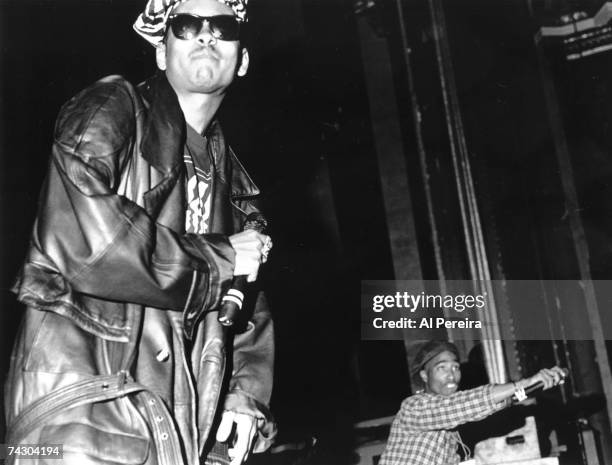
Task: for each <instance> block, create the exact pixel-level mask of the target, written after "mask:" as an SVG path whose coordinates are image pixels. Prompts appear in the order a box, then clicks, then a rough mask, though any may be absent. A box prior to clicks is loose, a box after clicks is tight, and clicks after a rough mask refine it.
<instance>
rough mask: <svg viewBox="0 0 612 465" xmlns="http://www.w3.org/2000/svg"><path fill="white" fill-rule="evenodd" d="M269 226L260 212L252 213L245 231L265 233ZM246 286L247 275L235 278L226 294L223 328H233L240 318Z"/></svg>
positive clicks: (222, 318)
mask: <svg viewBox="0 0 612 465" xmlns="http://www.w3.org/2000/svg"><path fill="white" fill-rule="evenodd" d="M267 226H268V221H267V220H266V217H265V216H263V215H262V214H261V213H259V212H254V213H250V214H249V216H247V217H246V220H245V222H244V228H243V230H244V231H248V230H250V229H252V230H254V231H257V232H258V233H263V232H264V231H265V230H266V227H267ZM246 286H247V277H246V275H243V276H234V280H233V281H232V287H231V289H230V290H229V291H227V294H225V296H224V297H223V299H221V308H220V309H219V317H218V320H219V323H221V324H222V325H223V326H232V325H233V324H234V321H235V320H236V318H237V317H238V313H239V312H240V309H241V308H242V303H243V301H244V291H245V289H246Z"/></svg>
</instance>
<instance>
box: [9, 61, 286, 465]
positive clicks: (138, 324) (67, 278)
mask: <svg viewBox="0 0 612 465" xmlns="http://www.w3.org/2000/svg"><path fill="white" fill-rule="evenodd" d="M207 137H208V138H209V150H210V154H211V158H212V160H213V169H214V176H213V179H214V181H213V182H214V183H215V184H214V186H213V189H212V191H213V199H212V210H211V225H212V230H213V231H214V234H204V235H195V234H186V233H185V228H184V224H185V217H184V215H185V205H186V202H185V186H184V180H185V172H184V166H183V162H182V158H183V152H182V151H183V144H184V138H185V122H184V118H183V115H182V112H181V110H180V107H179V105H178V100H177V98H176V95H175V93H174V91H173V90H172V88H171V87H170V85H169V84H168V82H167V80H166V78H165V75H164V74H163V73H158V74H157V75H156V76H155V77H153V78H151V79H150V80H148V81H146V82H145V83H143V84H141V85H140V86H139V87H138V88H135V87H133V86H132V85H131V84H129V83H128V82H127V81H126V80H125V79H123V78H121V77H119V76H110V77H107V78H105V79H102V80H100V81H98V82H97V83H95V84H94V85H93V86H91V87H90V88H88V89H86V90H84V91H82V92H81V93H80V94H78V95H77V96H75V97H74V98H72V99H71V100H70V101H68V102H67V103H66V104H65V105H64V107H63V108H62V111H61V112H60V115H59V117H58V120H57V123H56V129H55V138H54V143H53V153H52V157H51V163H50V167H49V174H48V177H47V179H46V182H45V185H44V187H43V191H42V194H41V198H40V205H39V213H38V216H37V220H36V223H35V225H34V230H33V234H32V239H31V244H30V248H29V252H28V255H27V257H26V260H25V263H24V265H23V268H22V271H21V273H20V276H19V277H18V280H17V283H16V285H15V288H14V291H15V292H16V293H17V295H18V299H19V300H20V301H21V302H23V303H24V304H25V305H26V310H25V315H24V319H23V323H22V325H21V328H20V331H19V334H18V337H17V340H16V343H15V347H14V350H13V355H12V358H11V368H10V373H9V378H8V381H7V385H6V390H5V404H6V415H7V424H8V428H7V431H8V437H7V442H13V443H16V442H17V443H21V444H40V443H48V444H53V443H56V444H57V443H63V445H64V457H65V462H64V463H72V462H69V461H67V459H68V458H72V459H74V463H79V464H85V463H87V464H89V463H91V464H113V463H121V464H128V463H129V464H132V463H133V464H147V465H153V464H156V465H161V464H170V465H177V464H179V463H187V464H190V465H191V464H196V463H199V462H200V460H201V459H200V457H201V456H202V454H203V451H204V450H205V446H206V444H207V438H208V437H209V436H214V434H211V428H212V427H213V424H214V421H215V416H216V414H217V413H218V409H225V410H232V411H236V412H240V413H246V414H249V415H252V416H254V417H256V418H257V422H258V426H259V434H258V437H257V440H256V444H255V451H262V450H265V449H266V448H267V447H268V446H269V445H270V443H271V441H272V438H273V436H274V434H275V426H274V422H273V420H272V419H271V416H270V413H269V411H268V408H267V404H268V402H269V399H270V395H271V388H272V365H273V355H274V354H273V327H272V321H271V318H270V313H269V311H268V309H267V305H266V302H265V297H264V296H263V294H262V293H260V292H259V293H255V295H254V296H252V302H254V304H253V305H252V307H254V309H252V310H251V312H252V313H251V314H250V315H249V316H250V318H249V321H248V322H247V323H245V325H244V326H245V327H244V328H243V331H242V332H240V333H237V334H235V335H233V336H232V335H226V334H224V330H223V327H222V326H221V325H220V324H219V323H218V322H217V312H216V311H215V309H216V307H217V306H218V304H219V302H220V299H221V297H222V296H223V295H224V293H225V292H226V291H227V289H228V288H229V285H230V284H231V279H232V274H233V263H234V252H233V249H232V247H231V246H230V244H229V241H228V239H227V235H229V234H232V233H234V232H236V231H237V230H239V229H240V225H241V224H242V222H243V220H244V217H245V216H246V214H248V213H250V212H251V211H255V206H254V205H253V204H252V202H251V200H252V198H253V197H254V196H256V195H257V194H258V189H257V188H256V186H255V185H254V184H253V182H252V181H251V179H250V178H249V176H248V175H247V173H246V172H245V171H244V169H243V167H242V166H241V164H240V163H239V161H238V160H237V158H236V157H235V155H234V154H233V152H232V151H231V149H230V148H229V147H228V146H227V145H226V143H225V141H224V139H223V134H222V132H221V129H220V127H219V125H218V123H216V122H213V123H212V124H211V127H210V128H209V130H208V132H207ZM226 371H227V373H225V372H226ZM17 462H18V461H17ZM27 463H29V464H32V463H37V462H36V461H27ZM38 463H45V462H44V459H41V460H40V461H39V462H38ZM50 463H58V462H56V461H52V462H50Z"/></svg>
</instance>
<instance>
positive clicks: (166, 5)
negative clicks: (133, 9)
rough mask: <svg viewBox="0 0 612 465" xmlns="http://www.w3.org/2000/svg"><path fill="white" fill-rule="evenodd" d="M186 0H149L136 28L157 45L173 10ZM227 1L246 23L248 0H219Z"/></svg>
mask: <svg viewBox="0 0 612 465" xmlns="http://www.w3.org/2000/svg"><path fill="white" fill-rule="evenodd" d="M184 1H186V0H149V1H148V2H147V5H146V6H145V9H144V11H143V12H142V13H141V14H140V15H139V16H138V18H137V19H136V22H135V23H134V26H133V27H134V30H135V31H136V32H137V33H138V34H140V35H141V36H142V37H143V38H144V39H145V40H146V41H147V42H149V43H150V44H151V45H153V46H154V47H157V46H158V45H159V44H160V43H162V42H163V41H164V38H165V35H166V21H168V16H170V13H171V11H172V10H173V9H174V8H175V7H176V6H177V5H178V4H180V3H182V2H184ZM217 1H219V2H221V3H225V4H226V5H227V6H229V7H230V8H231V9H232V10H233V11H234V15H235V16H236V19H237V20H238V21H239V22H241V23H246V22H247V20H248V17H247V2H248V0H217Z"/></svg>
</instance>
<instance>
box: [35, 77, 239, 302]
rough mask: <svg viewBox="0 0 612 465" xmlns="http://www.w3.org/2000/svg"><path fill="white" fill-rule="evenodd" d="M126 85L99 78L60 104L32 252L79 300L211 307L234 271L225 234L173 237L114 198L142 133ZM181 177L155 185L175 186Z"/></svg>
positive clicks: (127, 202) (130, 205) (118, 197)
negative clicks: (49, 263) (51, 266)
mask: <svg viewBox="0 0 612 465" xmlns="http://www.w3.org/2000/svg"><path fill="white" fill-rule="evenodd" d="M127 86H128V85H127V84H126V83H125V82H124V81H119V80H117V79H115V80H106V81H104V82H103V81H100V82H99V83H97V84H95V85H94V86H92V87H91V88H89V89H87V90H85V91H83V92H82V93H81V94H79V95H77V96H76V97H74V98H73V99H72V100H70V101H69V102H68V103H67V104H66V105H65V106H64V107H63V108H62V111H61V112H60V115H59V117H58V121H57V124H56V131H55V139H54V143H53V153H52V159H51V165H50V168H49V176H48V178H47V182H46V188H45V189H44V190H43V194H42V197H41V204H40V210H39V214H38V219H37V225H36V227H35V231H34V239H33V240H34V245H35V248H36V249H38V250H39V251H40V253H42V254H43V255H44V256H46V257H47V258H48V259H50V260H51V261H52V263H53V264H54V266H56V267H57V268H58V270H59V272H60V273H61V275H62V276H63V278H64V279H65V280H66V281H67V282H68V283H69V285H70V286H71V288H72V289H74V290H75V291H77V292H80V293H83V294H88V295H92V296H95V297H99V298H103V299H109V300H117V301H123V302H132V303H136V304H142V305H148V306H152V307H158V308H168V309H173V310H189V309H201V308H202V307H204V308H211V307H214V306H215V305H216V304H217V303H218V301H219V299H220V297H221V296H222V294H223V292H224V290H225V288H226V287H227V286H229V283H230V282H231V277H232V274H233V266H234V252H233V249H232V248H231V246H230V244H229V242H228V240H227V238H225V237H223V236H221V235H207V236H199V235H193V234H185V235H181V234H177V233H176V232H174V231H173V230H171V229H169V228H168V227H165V226H163V225H161V224H159V223H157V222H156V221H155V220H154V219H153V218H152V217H151V216H150V215H149V214H148V213H147V212H146V211H145V209H144V208H142V207H141V206H139V205H137V204H136V203H135V202H133V201H131V200H128V199H127V198H126V197H124V196H121V195H118V194H117V189H118V186H119V184H120V182H121V173H122V172H123V170H124V169H125V167H126V165H127V164H128V163H130V162H132V161H133V160H131V154H132V153H133V151H134V150H136V149H135V147H134V144H135V143H136V139H137V138H136V136H135V134H136V132H137V131H138V130H140V129H139V128H138V127H137V121H136V115H135V112H136V110H135V109H136V108H137V106H136V105H135V102H134V94H133V92H131V89H130V88H128V87H127ZM149 169H152V168H149ZM179 171H180V170H179V169H175V172H173V173H167V176H166V178H165V179H164V181H162V183H165V182H167V183H171V184H172V185H174V183H175V182H176V179H177V176H178V175H179ZM164 174H166V173H164ZM163 187H164V186H162V188H163Z"/></svg>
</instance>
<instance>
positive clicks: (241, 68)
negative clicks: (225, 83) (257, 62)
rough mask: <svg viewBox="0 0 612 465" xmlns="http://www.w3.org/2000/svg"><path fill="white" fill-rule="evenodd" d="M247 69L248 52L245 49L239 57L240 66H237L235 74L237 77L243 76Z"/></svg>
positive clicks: (244, 48)
mask: <svg viewBox="0 0 612 465" xmlns="http://www.w3.org/2000/svg"><path fill="white" fill-rule="evenodd" d="M248 69H249V51H248V50H247V49H246V47H243V48H242V55H241V56H240V64H239V65H238V71H237V72H236V74H237V75H238V76H239V77H242V76H245V75H246V73H247V70H248Z"/></svg>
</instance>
